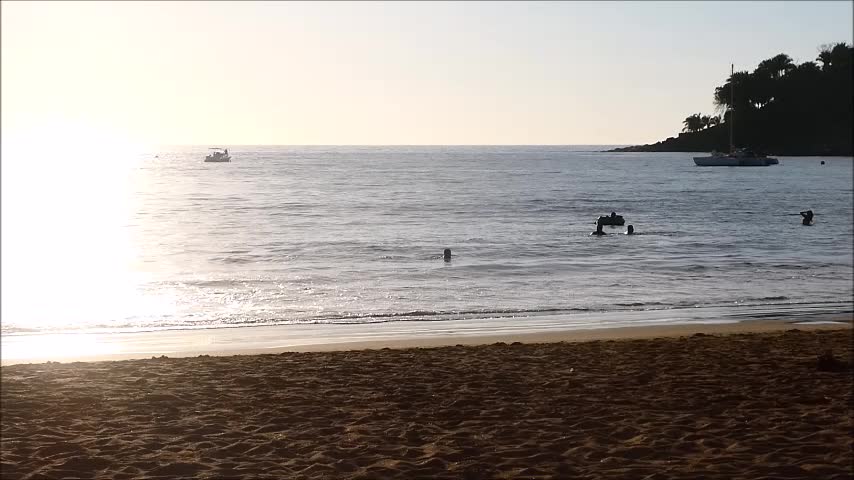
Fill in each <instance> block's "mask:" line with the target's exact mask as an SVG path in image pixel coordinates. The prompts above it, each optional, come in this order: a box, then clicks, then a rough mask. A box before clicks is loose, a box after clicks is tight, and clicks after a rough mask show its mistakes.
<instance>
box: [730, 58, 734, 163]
mask: <svg viewBox="0 0 854 480" xmlns="http://www.w3.org/2000/svg"><path fill="white" fill-rule="evenodd" d="M729 68H730V71H729V102H730V109H729V153H730V155H732V152H733V150H735V149H734V148H733V144H732V127H733V124H734V123H735V82H734V81H733V80H734V79H733V78H732V77H733V75H735V64H734V63H731V64H730V66H729Z"/></svg>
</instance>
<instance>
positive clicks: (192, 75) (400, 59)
mask: <svg viewBox="0 0 854 480" xmlns="http://www.w3.org/2000/svg"><path fill="white" fill-rule="evenodd" d="M0 13H2V15H0V18H2V44H1V45H2V57H0V58H2V69H1V70H0V72H2V82H0V87H2V103H0V109H2V135H3V137H4V140H5V139H8V138H28V139H30V140H32V139H34V138H40V139H43V140H44V141H48V142H51V141H54V142H60V141H66V140H68V141H70V140H72V139H73V138H78V137H85V138H89V139H93V140H98V141H103V142H113V143H115V144H117V145H122V144H124V143H128V144H131V143H132V144H135V145H216V146H221V145H250V144H271V145H431V144H437V145H485V144H504V145H506V144H552V145H554V144H557V145H567V144H582V145H623V144H637V143H651V142H655V141H658V140H662V139H664V138H666V137H669V136H675V135H676V134H677V133H678V132H679V130H680V129H681V127H682V120H683V119H684V118H685V117H687V116H688V115H690V114H693V113H697V112H702V113H705V114H713V113H715V112H714V104H713V92H714V88H715V87H716V86H718V85H721V84H722V83H724V82H725V81H726V78H727V76H728V75H729V70H730V64H731V63H734V64H735V66H736V70H752V69H753V68H755V67H756V65H757V64H758V63H759V62H760V61H762V60H764V59H766V58H770V57H772V56H774V55H776V54H778V53H787V54H789V55H790V56H791V57H793V59H794V60H795V61H796V62H797V63H801V62H804V61H811V60H814V59H815V57H816V56H817V54H818V51H819V46H820V45H822V44H830V43H835V42H846V43H852V15H854V12H852V2H851V1H835V2H814V1H804V2H796V1H788V2H772V1H760V2H742V1H738V2H735V1H725V2H695V1H689V2H677V1H666V2H647V1H643V2H518V3H517V2H435V3H433V2H365V3H359V2H328V3H319V2H317V3H315V2H311V3H299V2H257V3H255V2H220V1H216V2H202V1H194V2H155V1H150V2H125V1H122V2H91V3H85V2H84V3H75V2H64V1H63V2H55V3H54V2H5V1H4V2H2V12H0Z"/></svg>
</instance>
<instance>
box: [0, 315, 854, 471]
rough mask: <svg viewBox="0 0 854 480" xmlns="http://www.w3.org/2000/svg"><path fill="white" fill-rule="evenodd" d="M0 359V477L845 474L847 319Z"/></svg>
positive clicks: (848, 454) (848, 461)
mask: <svg viewBox="0 0 854 480" xmlns="http://www.w3.org/2000/svg"><path fill="white" fill-rule="evenodd" d="M788 328H789V330H785V331H776V332H760V333H737V334H727V335H723V334H715V335H709V334H697V335H689V336H684V337H671V338H647V339H630V340H626V339H624V340H616V341H614V340H596V341H588V342H581V343H543V344H528V343H526V344H492V345H480V346H462V345H460V346H448V347H440V348H411V349H383V350H362V351H355V350H354V351H338V352H312V353H282V354H278V355H243V356H232V357H208V356H203V357H193V358H173V359H166V358H162V359H161V358H158V359H149V360H129V361H120V362H93V363H71V364H57V363H50V364H34V365H13V366H7V367H3V368H2V370H0V371H2V477H3V478H4V479H7V478H8V479H13V478H62V477H66V478H114V479H122V478H127V479H130V478H192V477H195V478H247V479H248V478H401V479H404V478H405V479H414V478H561V479H563V478H582V479H593V478H639V479H640V478H649V479H658V478H661V479H665V478H666V479H675V478H685V479H695V478H721V479H733V478H751V479H758V478H769V479H770V478H775V479H796V478H805V479H806V478H820V479H850V478H852V477H854V473H852V460H854V456H853V455H852V437H851V436H850V435H851V431H852V419H851V410H850V408H851V405H852V403H851V402H852V377H851V373H852V372H851V369H850V366H844V365H843V366H842V367H839V368H837V369H835V371H834V370H833V369H831V370H829V371H825V370H822V369H820V368H819V367H818V365H817V357H818V356H819V355H820V354H821V353H823V352H825V351H827V350H831V351H832V352H833V354H834V355H835V356H836V357H837V358H838V359H841V360H843V361H847V362H849V365H850V361H851V356H852V336H851V330H850V328H839V327H836V328H835V329H811V328H809V327H803V326H797V327H788Z"/></svg>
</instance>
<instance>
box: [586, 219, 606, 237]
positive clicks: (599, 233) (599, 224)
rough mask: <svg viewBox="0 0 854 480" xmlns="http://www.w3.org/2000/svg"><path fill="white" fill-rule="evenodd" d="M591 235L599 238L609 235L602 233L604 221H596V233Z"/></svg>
mask: <svg viewBox="0 0 854 480" xmlns="http://www.w3.org/2000/svg"><path fill="white" fill-rule="evenodd" d="M590 235H596V236H597V237H598V236H602V235H608V234H607V233H605V232H603V231H602V219H601V218H600V219H599V220H596V231H595V232H593V233H591V234H590Z"/></svg>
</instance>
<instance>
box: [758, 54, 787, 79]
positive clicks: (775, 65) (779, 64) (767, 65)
mask: <svg viewBox="0 0 854 480" xmlns="http://www.w3.org/2000/svg"><path fill="white" fill-rule="evenodd" d="M795 67H796V66H795V64H794V62H792V57H790V56H788V55H786V54H785V53H781V54H779V55H775V56H774V57H772V58H769V59H768V60H763V61H761V62H759V66H757V67H756V70H754V71H753V74H754V75H756V74H760V75H768V76H769V77H771V78H774V79H777V78H780V77H782V76H783V75H785V74H787V73H789V72H791V71H792V70H794V69H795Z"/></svg>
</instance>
